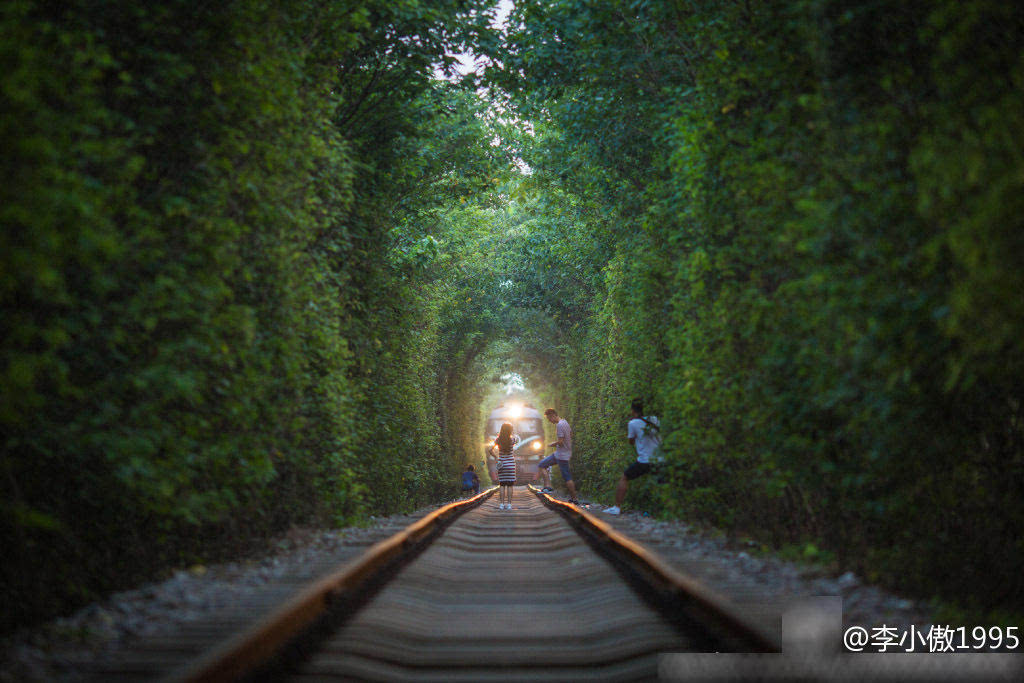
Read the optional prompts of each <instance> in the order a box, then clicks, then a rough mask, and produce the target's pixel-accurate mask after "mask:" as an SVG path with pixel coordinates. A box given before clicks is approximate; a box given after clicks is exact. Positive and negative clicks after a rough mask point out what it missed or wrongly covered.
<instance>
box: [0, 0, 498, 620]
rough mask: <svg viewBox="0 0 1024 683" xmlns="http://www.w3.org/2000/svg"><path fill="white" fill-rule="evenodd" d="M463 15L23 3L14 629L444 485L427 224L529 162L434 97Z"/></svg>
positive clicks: (5, 463) (6, 202) (443, 327)
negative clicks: (255, 541) (203, 560)
mask: <svg viewBox="0 0 1024 683" xmlns="http://www.w3.org/2000/svg"><path fill="white" fill-rule="evenodd" d="M472 9H473V7H472V3H469V2H462V1H461V0H451V1H449V2H432V3H429V5H424V4H422V3H419V2H416V1H415V0H409V1H408V2H400V3H394V2H375V1H372V0H370V1H367V2H361V3H328V4H326V5H324V4H322V3H308V2H305V1H303V0H295V1H294V2H283V3H282V2H269V1H261V0H252V1H245V2H232V3H222V4H219V5H216V6H214V5H208V6H202V7H198V6H196V5H195V3H191V2H163V3H157V4H156V5H152V6H151V5H150V4H148V3H138V2H127V1H126V2H109V3H102V4H101V5H98V4H96V3H92V2H85V1H83V2H71V3H43V2H32V1H28V0H25V1H20V2H13V3H5V4H4V6H3V9H2V16H0V50H3V53H4V60H3V61H4V64H5V65H6V66H5V68H4V72H3V74H2V76H0V78H2V81H0V83H2V86H0V87H2V90H3V96H2V98H0V102H2V105H0V106H2V107H3V111H2V115H0V126H2V132H0V137H2V146H3V149H4V161H3V170H2V173H3V177H2V183H0V184H2V189H0V192H2V193H3V194H2V197H0V212H2V222H3V226H4V229H3V234H2V237H0V240H2V242H0V259H2V262H0V297H2V305H3V346H2V350H0V354H2V357H0V373H2V381H0V386H2V391H3V399H2V404H0V405H2V408H0V410H2V412H0V422H2V428H0V432H2V433H3V441H2V472H0V482H2V483H0V491H2V499H0V500H2V506H3V507H2V517H0V544H2V545H3V547H4V548H7V549H11V548H19V552H17V553H5V561H4V566H3V568H2V569H0V579H2V581H0V588H2V595H3V596H4V600H3V602H4V623H3V626H4V629H5V630H6V629H7V628H10V627H11V626H12V625H14V624H16V623H18V622H19V621H21V620H23V619H25V618H27V617H28V616H29V615H39V614H42V613H46V612H49V611H52V610H54V609H60V608H64V609H66V608H67V607H68V606H69V605H73V604H74V603H75V602H79V601H81V600H83V599H87V598H89V597H91V596H94V595H96V593H97V592H99V591H104V590H109V589H110V588H111V587H114V586H117V585H124V584H125V583H126V582H129V581H131V580H133V577H138V576H143V575H146V574H148V573H151V572H152V571H153V570H155V569H158V568H161V567H166V566H168V565H171V566H173V565H178V566H180V563H182V562H188V561H190V560H191V558H197V557H202V556H204V555H205V556H210V554H211V553H215V552H219V551H228V552H230V551H232V550H234V551H237V548H238V547H239V545H240V544H241V543H243V542H244V541H245V540H246V539H252V538H258V537H259V536H260V535H261V534H265V533H268V532H271V531H273V530H275V529H279V528H281V527H282V526H283V525H287V524H290V523H296V522H302V521H309V520H314V519H320V520H332V519H333V520H336V521H342V520H346V519H352V518H357V517H359V516H361V515H363V514H366V513H368V512H378V513H379V512H387V511H393V510H397V509H403V508H405V509H407V508H409V507H411V506H413V505H416V504H421V503H423V502H425V501H429V500H436V499H437V498H438V497H439V496H440V495H441V493H446V492H448V491H449V490H451V488H452V482H453V481H454V478H455V472H457V470H458V468H459V466H460V465H461V463H462V461H463V459H462V458H458V459H457V461H455V462H453V461H452V460H451V458H452V452H451V451H450V450H449V449H447V448H445V447H444V446H443V445H442V443H443V442H442V439H441V438H440V434H439V430H438V428H437V425H438V412H439V406H440V410H441V412H443V409H444V405H445V403H444V398H445V396H446V388H445V386H444V383H443V375H444V374H445V373H448V372H452V371H451V370H450V369H449V367H448V365H447V359H448V358H449V357H450V356H451V355H452V354H456V353H460V352H464V347H466V346H467V345H468V342H467V341H466V340H465V339H463V338H462V336H461V335H460V334H459V332H458V330H457V329H456V325H458V324H459V323H458V321H459V320H462V319H464V318H465V317H466V315H468V313H467V312H466V311H465V310H464V309H463V307H462V306H461V303H459V302H456V301H453V300H449V298H448V292H447V291H445V290H444V288H443V287H441V286H440V285H437V284H432V283H433V276H431V277H427V276H426V275H424V274H423V271H424V268H425V266H426V265H427V264H428V263H430V261H431V259H432V252H436V243H435V242H434V241H433V238H430V237H429V233H428V232H426V228H425V227H424V226H428V227H429V225H428V224H429V223H430V222H431V221H435V222H436V220H437V218H436V217H432V216H431V214H432V212H436V211H437V210H438V207H441V206H446V205H448V204H451V203H453V202H456V201H457V197H458V196H460V195H461V196H466V195H471V194H473V193H475V192H477V191H478V190H479V189H480V186H481V184H485V185H487V186H488V187H489V186H490V185H493V178H494V177H495V174H496V172H497V171H498V170H504V169H507V168H508V166H509V162H508V161H507V160H505V159H502V158H500V156H499V151H498V150H497V149H496V148H492V147H491V146H490V144H489V140H490V139H491V138H492V137H493V135H494V133H493V131H491V130H490V129H489V128H488V124H487V121H486V120H485V118H486V117H484V116H483V111H484V110H483V107H482V104H481V103H480V102H479V101H478V99H477V98H476V97H475V96H473V95H472V94H471V93H470V94H466V93H464V92H460V90H459V89H458V88H457V87H456V86H453V85H451V84H448V83H447V82H446V81H438V80H437V79H436V77H435V75H434V69H435V66H436V65H440V64H443V63H445V62H450V61H451V58H449V57H446V55H447V54H448V53H450V52H452V51H454V50H456V49H457V43H458V41H460V40H463V39H465V38H466V37H468V36H470V35H471V34H472V33H473V32H474V30H475V29H474V28H473V22H474V21H475V20H474V19H473V18H472V16H471V10H472ZM458 169H463V170H465V171H468V173H462V174H458V173H456V170H458ZM15 595H17V596H19V599H15V598H14V597H13V596H15Z"/></svg>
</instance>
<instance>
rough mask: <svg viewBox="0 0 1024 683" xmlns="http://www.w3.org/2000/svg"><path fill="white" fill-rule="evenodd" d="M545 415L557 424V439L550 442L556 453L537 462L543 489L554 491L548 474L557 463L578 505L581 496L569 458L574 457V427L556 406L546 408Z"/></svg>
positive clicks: (572, 499) (549, 420)
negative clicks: (559, 413) (578, 493)
mask: <svg viewBox="0 0 1024 683" xmlns="http://www.w3.org/2000/svg"><path fill="white" fill-rule="evenodd" d="M544 417H546V418H547V419H548V422H550V423H552V424H553V425H555V437H556V439H557V440H556V441H555V442H554V443H549V444H548V446H549V447H554V449H555V452H554V454H552V455H549V456H548V457H546V458H544V459H543V460H541V461H540V462H539V463H537V474H538V475H539V476H542V477H544V488H542V489H541V491H542V492H543V493H551V492H552V491H554V489H553V488H551V476H550V475H549V474H548V468H549V467H551V466H552V465H554V464H556V463H557V465H558V469H559V471H560V472H561V473H562V479H564V480H565V487H566V488H567V489H569V496H570V498H569V502H570V503H572V504H573V505H577V504H579V496H577V495H576V483H575V482H573V480H572V472H571V471H570V470H569V459H570V458H572V429H570V428H569V422H568V421H566V420H565V418H559V417H558V413H557V412H556V411H555V409H554V408H548V409H547V410H545V411H544Z"/></svg>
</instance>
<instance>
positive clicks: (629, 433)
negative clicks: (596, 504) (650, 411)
mask: <svg viewBox="0 0 1024 683" xmlns="http://www.w3.org/2000/svg"><path fill="white" fill-rule="evenodd" d="M631 410H632V413H633V419H632V420H630V421H629V425H628V426H627V427H626V438H627V439H629V443H630V444H632V445H634V446H636V462H634V463H632V464H630V466H629V467H627V468H626V471H625V472H623V473H622V478H621V479H619V485H618V486H617V487H616V489H615V505H613V506H612V507H610V508H607V509H606V510H605V512H607V513H608V514H609V515H617V514H619V513H620V512H622V509H621V506H622V501H624V500H625V499H626V490H627V489H628V488H629V482H630V481H631V480H633V479H636V478H637V477H640V476H643V475H645V474H647V473H648V472H650V471H651V466H652V462H656V461H657V460H658V458H659V457H660V455H659V454H658V448H660V447H661V433H660V430H661V425H660V423H659V422H658V418H657V417H655V416H654V415H649V416H647V417H644V404H643V402H642V401H641V400H640V399H636V400H634V401H633V404H632V406H631Z"/></svg>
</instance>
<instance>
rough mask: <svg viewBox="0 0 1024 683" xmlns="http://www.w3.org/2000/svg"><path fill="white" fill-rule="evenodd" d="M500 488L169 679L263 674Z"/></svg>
mask: <svg viewBox="0 0 1024 683" xmlns="http://www.w3.org/2000/svg"><path fill="white" fill-rule="evenodd" d="M497 488H498V487H497V486H494V487H492V488H489V489H487V490H486V491H483V492H482V493H479V494H477V495H476V496H473V497H472V498H468V499H466V500H461V501H456V502H454V503H449V504H448V505H445V506H444V507H441V508H438V509H437V510H434V511H433V512H431V513H429V514H428V515H426V516H425V517H423V518H422V519H420V520H418V521H416V522H414V523H413V524H411V525H409V526H408V527H406V528H405V529H403V530H402V531H400V532H398V533H397V534H395V535H394V536H391V537H389V538H387V539H385V540H383V541H381V542H380V543H377V544H376V545H374V546H372V547H371V548H370V549H369V550H367V551H366V553H364V554H363V555H361V556H360V559H359V560H357V561H356V562H355V563H353V564H351V565H346V566H345V567H343V568H342V569H340V570H338V571H337V572H335V573H334V574H331V575H329V576H326V577H324V578H323V579H320V580H319V581H317V582H316V583H314V584H313V585H312V586H310V587H309V588H308V589H306V590H304V591H302V592H301V593H299V594H298V595H296V596H295V597H294V598H292V599H291V600H289V601H288V602H287V603H285V604H284V605H283V606H282V607H281V608H280V609H278V610H276V611H275V612H274V613H272V614H270V615H269V616H267V617H266V618H265V619H263V620H261V621H260V622H259V623H257V624H255V625H254V626H252V627H251V628H250V629H248V630H246V631H243V632H242V633H240V634H238V635H237V636H235V637H233V638H231V639H229V640H228V641H226V642H225V643H224V644H223V645H221V646H219V647H217V648H214V649H213V650H211V651H210V652H209V653H208V654H207V655H206V656H204V657H203V658H201V659H200V660H199V661H197V662H196V663H194V664H192V665H190V666H188V667H186V668H184V669H183V670H180V671H177V672H174V673H172V674H171V675H170V676H169V677H168V679H167V680H168V681H173V682H174V683H212V682H215V681H216V682H219V681H236V680H239V679H245V678H249V677H253V676H256V675H258V674H259V672H260V670H261V669H263V668H264V667H266V666H268V665H269V664H271V663H272V662H273V661H274V660H275V659H277V658H278V657H280V656H281V652H282V650H285V649H287V648H288V647H289V646H290V645H292V644H294V643H295V642H296V641H297V640H298V639H300V638H302V637H303V636H305V635H307V634H309V633H310V632H311V631H315V630H317V629H319V628H321V627H322V626H323V622H324V620H325V619H326V618H327V617H328V616H329V615H330V613H331V612H336V611H338V610H339V608H348V607H351V608H355V607H356V606H358V605H361V604H362V603H363V602H365V601H366V600H367V599H369V597H370V596H371V595H372V593H373V591H374V590H375V588H377V587H379V586H380V585H381V584H382V583H383V582H384V580H386V578H387V577H389V576H390V574H391V573H393V571H394V570H395V569H396V568H397V567H398V566H399V565H401V564H403V563H405V562H407V561H409V560H410V559H411V558H412V557H414V556H415V555H417V554H418V553H419V552H420V551H421V550H423V549H424V548H425V547H426V546H427V545H428V544H429V543H430V541H432V540H433V539H434V537H436V536H437V535H438V534H440V533H441V532H442V531H443V530H444V527H446V526H447V525H448V524H450V523H451V522H452V521H454V520H455V518H456V517H458V516H459V515H461V514H462V513H464V512H467V511H468V510H471V509H473V508H475V507H476V506H478V505H480V504H481V503H482V502H484V501H485V500H487V498H489V497H490V496H491V495H493V494H494V492H495V491H497Z"/></svg>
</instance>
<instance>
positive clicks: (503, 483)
mask: <svg viewBox="0 0 1024 683" xmlns="http://www.w3.org/2000/svg"><path fill="white" fill-rule="evenodd" d="M518 441H519V437H518V436H516V435H515V434H513V433H512V423H511V422H506V423H505V424H503V425H501V431H500V432H498V437H497V438H496V439H495V440H494V445H493V446H491V455H494V450H495V449H497V450H498V500H499V501H500V503H499V505H498V509H499V510H511V509H512V487H513V486H515V485H516V456H515V455H513V454H512V448H513V447H514V446H515V445H516V443H517V442H518ZM506 498H508V501H507V502H506V500H505V499H506Z"/></svg>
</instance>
